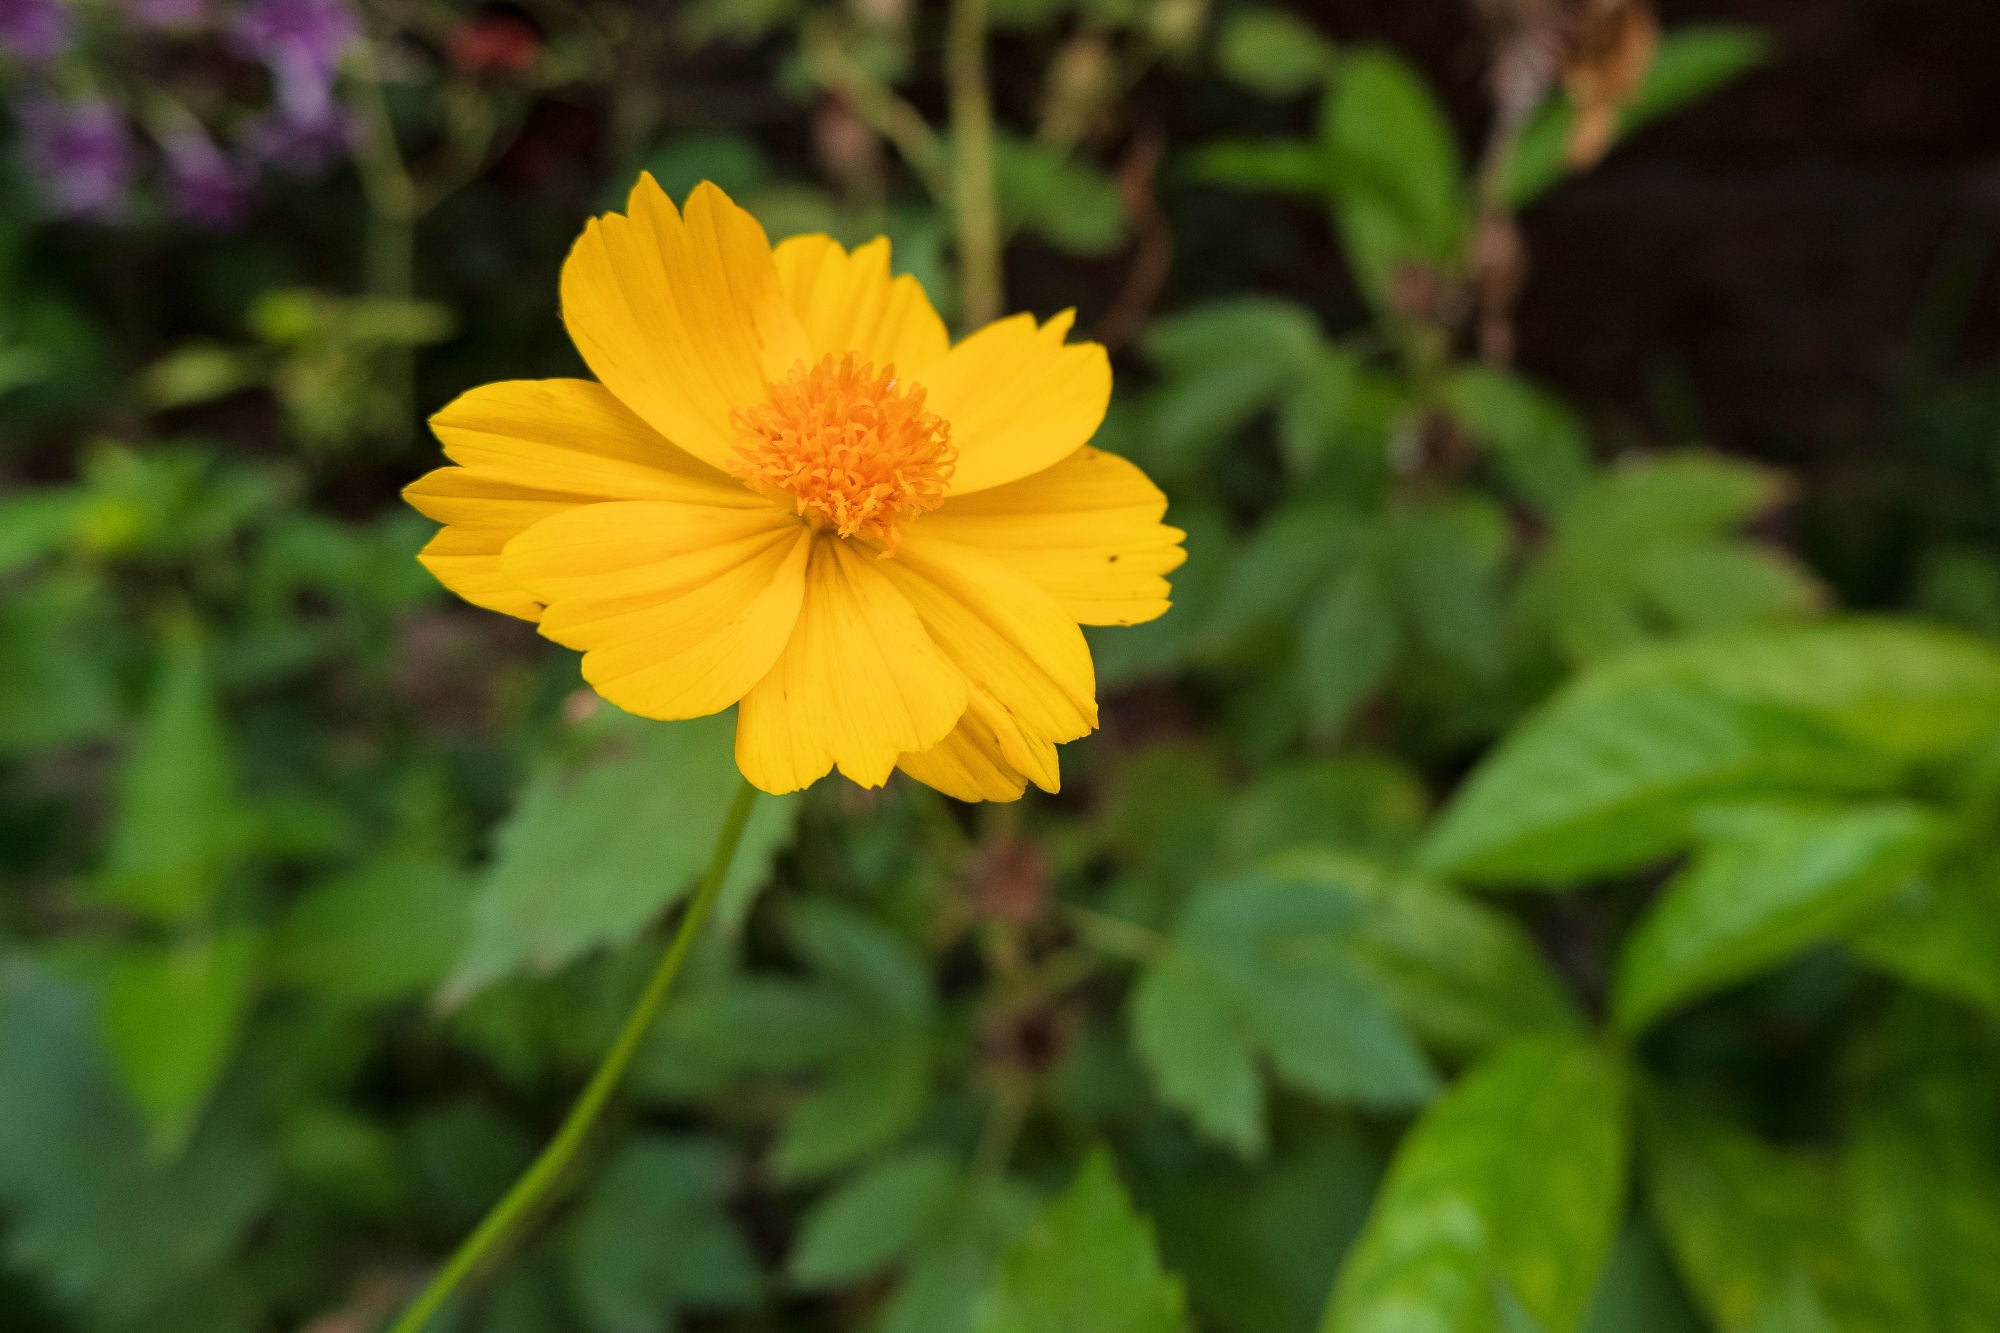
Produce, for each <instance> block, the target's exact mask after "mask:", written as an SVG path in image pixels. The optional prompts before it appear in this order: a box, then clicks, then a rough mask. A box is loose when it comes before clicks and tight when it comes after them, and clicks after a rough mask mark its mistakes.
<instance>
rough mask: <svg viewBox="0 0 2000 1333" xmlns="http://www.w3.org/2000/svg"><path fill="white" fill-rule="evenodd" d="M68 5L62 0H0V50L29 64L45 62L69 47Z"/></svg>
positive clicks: (70, 30)
mask: <svg viewBox="0 0 2000 1333" xmlns="http://www.w3.org/2000/svg"><path fill="white" fill-rule="evenodd" d="M72 36H73V33H72V24H71V22H70V15H69V9H68V8H67V7H66V6H65V5H64V4H63V3H62V0H0V51H5V52H7V53H8V54H9V55H11V56H13V57H14V58H15V59H16V60H19V61H22V62H23V63H25V64H29V65H46V64H48V63H49V62H50V61H51V60H54V59H55V58H56V57H57V56H59V55H61V54H62V53H63V52H65V51H67V50H69V45H70V41H71V39H72Z"/></svg>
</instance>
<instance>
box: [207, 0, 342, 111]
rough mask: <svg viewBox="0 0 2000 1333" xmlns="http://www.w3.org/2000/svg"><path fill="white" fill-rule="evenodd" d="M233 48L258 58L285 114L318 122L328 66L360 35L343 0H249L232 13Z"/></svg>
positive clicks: (329, 78)
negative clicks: (274, 84) (273, 81)
mask: <svg viewBox="0 0 2000 1333" xmlns="http://www.w3.org/2000/svg"><path fill="white" fill-rule="evenodd" d="M234 35H235V39H236V46H237V49H239V50H240V51H242V52H243V54H244V55H246V56H249V57H250V58H251V59H253V60H261V61H263V62H264V63H265V64H266V65H268V66H269V67H270V69H271V73H272V76H273V77H274V78H275V79H276V80H277V100H278V105H279V107H280V109H281V110H282V111H283V113H284V115H285V116H286V118H288V119H289V120H292V121H295V122H300V123H305V124H318V123H320V122H322V121H324V120H325V119H326V116H327V111H328V108H329V107H330V105H331V103H332V100H333V76H334V71H335V70H337V69H338V68H339V67H340V61H341V57H343V56H344V55H346V54H347V49H348V48H349V47H350V46H352V45H353V44H354V42H355V40H356V39H357V38H359V37H360V36H361V22H360V20H359V19H357V18H356V17H355V16H354V11H353V10H352V9H350V8H348V6H347V4H346V0H252V2H251V4H250V5H249V7H248V8H246V9H245V10H244V11H243V12H242V14H241V15H239V16H238V17H237V20H236V27H235V34H234Z"/></svg>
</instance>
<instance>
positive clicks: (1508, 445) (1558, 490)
mask: <svg viewBox="0 0 2000 1333" xmlns="http://www.w3.org/2000/svg"><path fill="white" fill-rule="evenodd" d="M1444 401H1445V403H1446V404H1447V405H1448V406H1449V407H1450V408H1451V411H1452V415H1453V416H1455V417H1457V418H1458V420H1459V422H1460V424H1462V425H1463V426H1464V427H1465V428H1466V430H1467V431H1468V432H1470V433H1471V435H1472V437H1473V438H1474V439H1476V440H1478V441H1479V442H1480V443H1481V444H1482V445H1484V446H1486V447H1487V448H1488V449H1491V450H1492V451H1493V457H1494V460H1495V462H1497V463H1498V464H1499V467H1500V471H1501V473H1502V475H1503V476H1504V477H1505V478H1506V479H1507V481H1508V483H1509V484H1510V485H1511V486H1512V487H1513V489H1514V490H1515V491H1517V492H1518V493H1519V494H1520V495H1521V496H1523V497H1524V498H1525V499H1527V500H1529V501H1531V502H1532V503H1533V504H1534V505H1535V506H1536V507H1537V508H1539V509H1540V510H1541V511H1542V512H1543V513H1544V514H1555V513H1558V512H1559V511H1561V510H1562V509H1563V508H1564V507H1565V506H1566V505H1568V504H1569V502H1570V500H1571V499H1572V498H1573V497H1575V496H1576V495H1577V494H1578V493H1579V492H1580V491H1582V490H1583V488H1584V486H1585V484H1586V483H1587V482H1588V481H1589V479H1590V438H1589V436H1588V435H1586V434H1585V433H1584V429H1583V423H1582V422H1581V421H1579V420H1578V419H1577V417H1576V414H1575V413H1574V412H1572V411H1571V410H1570V409H1569V405H1568V404H1566V403H1564V402H1563V400H1562V399H1560V398H1558V397H1557V396H1556V395H1554V394H1552V393H1550V392H1549V391H1548V390H1546V389H1544V388H1542V387H1541V386H1539V385H1537V384H1534V383H1532V382H1530V381H1529V380H1527V379H1524V378H1522V377H1521V376H1519V375H1512V374H1509V373H1507V372H1506V371H1502V370H1496V369H1494V368H1493V367H1491V366H1482V365H1473V366H1462V367H1460V368H1458V369H1457V370H1454V371H1453V372H1452V373H1451V376H1450V378H1448V379H1447V380H1446V381H1445V384H1444Z"/></svg>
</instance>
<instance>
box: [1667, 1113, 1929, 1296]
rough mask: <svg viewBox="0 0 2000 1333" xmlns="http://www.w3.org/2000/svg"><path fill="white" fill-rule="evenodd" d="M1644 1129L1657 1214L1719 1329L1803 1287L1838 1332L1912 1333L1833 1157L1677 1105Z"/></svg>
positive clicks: (1683, 1273)
mask: <svg viewBox="0 0 2000 1333" xmlns="http://www.w3.org/2000/svg"><path fill="white" fill-rule="evenodd" d="M1645 1128H1646V1134H1645V1138H1646V1146H1647V1151H1646V1181H1647V1197H1648V1199H1649V1201H1650V1203H1651V1205H1652V1209H1653V1215H1654V1217H1655V1218H1656V1219H1657V1221H1658V1222H1659V1226H1660V1233H1661V1235H1662V1236H1663V1237H1664V1238H1665V1240H1666V1242H1667V1247H1668V1249H1669V1250H1670V1251H1671V1252H1672V1253H1673V1256H1674V1262H1675V1265H1676V1267H1677V1268H1678V1269H1679V1270H1680V1274H1681V1277H1682V1279H1683V1280H1684V1281H1685V1282H1686V1283H1687V1286H1688V1289H1689V1291H1690V1293H1691V1294H1692V1295H1693V1296H1694V1298H1695V1300H1696V1302H1697V1303H1698V1304H1700V1305H1701V1306H1702V1308H1703V1310H1704V1311H1705V1312H1706V1313H1707V1315H1708V1317H1709V1318H1710V1319H1712V1320H1713V1321H1714V1322H1715V1323H1716V1324H1717V1325H1718V1326H1719V1327H1721V1328H1725V1329H1734V1328H1739V1327H1744V1326H1747V1325H1749V1324H1750V1323H1751V1321H1753V1320H1755V1319H1757V1318H1758V1317H1760V1316H1761V1315H1763V1314H1764V1313H1765V1311H1767V1310H1768V1309H1769V1308H1770V1307H1771V1306H1772V1305H1774V1304H1776V1303H1777V1302H1779V1301H1781V1300H1783V1299H1784V1298H1785V1297H1786V1295H1787V1293H1788V1292H1789V1291H1790V1290H1791V1288H1792V1287H1793V1284H1794V1283H1796V1282H1797V1281H1799V1280H1800V1279H1804V1280H1805V1281H1807V1282H1810V1283H1811V1284H1812V1286H1813V1288H1814V1289H1815V1290H1816V1291H1817V1292H1818V1294H1819V1296H1820V1298H1821V1299H1822V1301H1823V1302H1824V1303H1825V1308H1826V1309H1827V1311H1828V1313H1830V1314H1832V1315H1833V1316H1834V1317H1835V1319H1834V1323H1835V1328H1836V1329H1837V1330H1838V1333H1892V1330H1893V1331H1894V1333H1909V1329H1910V1327H1911V1325H1910V1324H1909V1322H1908V1321H1907V1315H1908V1313H1909V1312H1908V1311H1907V1310H1906V1309H1905V1308H1903V1307H1902V1305H1901V1304H1900V1302H1899V1300H1898V1299H1897V1296H1896V1294H1895V1290H1896V1283H1895V1282H1894V1280H1893V1277H1892V1276H1891V1275H1889V1274H1885V1273H1884V1272H1883V1271H1882V1270H1881V1268H1880V1267H1879V1265H1878V1264H1876V1263H1875V1262H1874V1261H1873V1260H1872V1258H1871V1257H1870V1256H1869V1255H1868V1254H1867V1253H1866V1252H1865V1251H1864V1250H1863V1249H1862V1247H1861V1246H1860V1244H1859V1242H1858V1240H1857V1238H1856V1236H1855V1234H1854V1232H1853V1230H1852V1225H1851V1223H1852V1217H1851V1210H1850V1207H1849V1201H1848V1199H1847V1198H1846V1197H1845V1192H1844V1191H1843V1190H1842V1188H1841V1183H1840V1179H1839V1175H1838V1172H1837V1171H1836V1170H1835V1167H1834V1164H1833V1163H1832V1162H1831V1161H1830V1160H1829V1159H1827V1158H1826V1157H1825V1156H1823V1155H1821V1154H1818V1153H1815V1152H1812V1151H1809V1150H1804V1149H1791V1150H1781V1149H1778V1148H1774V1147H1771V1146H1769V1145H1767V1144H1764V1143H1762V1142H1759V1141H1758V1140H1757V1139H1756V1138H1754V1137H1753V1136H1751V1135H1750V1134H1748V1133H1746V1132H1745V1131H1743V1130H1742V1129H1739V1128H1737V1127H1736V1126H1734V1125H1731V1124H1729V1123H1727V1122H1725V1121H1721V1120H1716V1119H1713V1118H1708V1117H1703V1116H1697V1115H1694V1114H1691V1113H1688V1112H1686V1111H1683V1110H1678V1109H1675V1108H1671V1107H1669V1108H1663V1109H1659V1110H1657V1111H1649V1114H1648V1115H1647V1117H1646V1122H1645Z"/></svg>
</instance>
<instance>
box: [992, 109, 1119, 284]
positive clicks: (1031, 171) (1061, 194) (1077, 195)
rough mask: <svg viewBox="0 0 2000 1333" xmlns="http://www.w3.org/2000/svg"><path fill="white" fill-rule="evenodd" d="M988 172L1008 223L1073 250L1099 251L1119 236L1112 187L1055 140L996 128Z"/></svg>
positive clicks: (1082, 252) (1110, 247)
mask: <svg viewBox="0 0 2000 1333" xmlns="http://www.w3.org/2000/svg"><path fill="white" fill-rule="evenodd" d="M993 177H994V185H995V188H996V189H997V190H998V191H999V195H1000V213H1001V217H1002V219H1003V220H1004V221H1005V222H1006V223H1007V225H1009V226H1016V227H1025V228H1026V229H1028V230H1029V231H1032V232H1034V233H1035V234H1036V235H1038V236H1040V237H1041V238H1042V239H1043V240H1045V241H1047V242H1048V243H1049V244H1050V245H1052V246H1054V247H1055V248H1056V249H1058V250H1062V251H1064V252H1066V253H1069V254H1075V255H1101V254H1104V253H1106V252H1107V251H1111V250H1116V249H1117V248H1118V247H1119V245H1121V244H1122V243H1123V242H1124V239H1125V205H1124V203H1123V202H1122V201H1121V200H1120V199H1119V197H1118V187H1117V186H1116V185H1115V184H1113V183H1112V181H1111V178H1110V177H1108V176H1106V175H1105V174H1104V173H1103V172H1102V171H1099V170H1098V169H1097V168H1096V167H1094V166H1091V165H1090V164H1089V163H1087V162H1084V161H1081V160H1079V159H1077V158H1076V157H1074V156H1072V155H1071V154H1070V153H1069V152H1068V151H1067V150H1066V149H1064V148H1062V147H1061V146H1059V145H1056V144H1048V143H1042V142H1039V141H1038V140H1034V139H1023V138H1018V137H1016V136H1014V135H1010V134H1002V135H1000V136H999V137H998V138H997V139H996V140H995V141H994V144H993Z"/></svg>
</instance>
